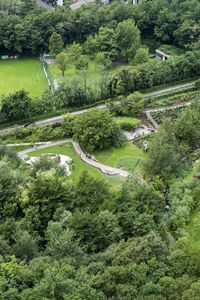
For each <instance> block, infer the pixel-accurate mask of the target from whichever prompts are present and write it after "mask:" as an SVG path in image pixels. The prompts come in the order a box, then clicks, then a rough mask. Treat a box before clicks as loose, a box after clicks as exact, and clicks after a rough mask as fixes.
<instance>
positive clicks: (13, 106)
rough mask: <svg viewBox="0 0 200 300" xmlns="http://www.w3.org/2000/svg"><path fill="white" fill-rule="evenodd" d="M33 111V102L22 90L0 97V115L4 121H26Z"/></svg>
mask: <svg viewBox="0 0 200 300" xmlns="http://www.w3.org/2000/svg"><path fill="white" fill-rule="evenodd" d="M33 111H34V110H33V101H32V99H31V98H30V97H29V95H28V93H27V92H26V91H24V90H21V91H18V92H16V93H14V94H11V95H9V96H3V97H2V104H1V110H0V114H1V117H2V119H3V120H4V121H16V120H18V121H19V120H27V119H29V118H30V117H31V116H32V115H33Z"/></svg>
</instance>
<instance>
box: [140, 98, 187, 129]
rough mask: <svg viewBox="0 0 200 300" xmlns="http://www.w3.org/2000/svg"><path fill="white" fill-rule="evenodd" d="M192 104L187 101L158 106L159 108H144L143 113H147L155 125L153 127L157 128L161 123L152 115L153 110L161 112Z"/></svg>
mask: <svg viewBox="0 0 200 300" xmlns="http://www.w3.org/2000/svg"><path fill="white" fill-rule="evenodd" d="M190 104H191V101H187V102H185V103H180V104H174V105H170V106H163V107H158V108H151V109H147V110H144V111H143V113H145V115H146V117H147V119H148V120H149V122H150V123H151V124H152V125H153V127H154V128H155V129H158V127H159V125H158V123H157V122H156V121H155V120H154V118H153V117H152V115H151V113H152V112H159V111H164V110H172V109H176V108H181V107H186V106H188V105H190Z"/></svg>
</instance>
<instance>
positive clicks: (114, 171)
mask: <svg viewBox="0 0 200 300" xmlns="http://www.w3.org/2000/svg"><path fill="white" fill-rule="evenodd" d="M194 84H195V83H189V84H185V85H181V86H178V87H174V88H171V89H166V90H162V91H160V92H155V93H151V94H148V95H144V97H146V98H147V97H151V96H156V97H158V96H161V95H164V94H165V93H167V94H168V93H169V91H172V90H173V91H174V90H176V91H177V90H180V89H181V90H182V89H188V88H189V87H193V86H194ZM190 104H191V102H185V103H181V104H177V105H171V106H165V107H159V108H152V109H148V110H144V111H143V113H145V114H146V117H147V119H148V120H149V121H150V123H151V124H152V125H153V128H154V129H155V130H156V129H158V127H159V125H158V124H157V122H156V121H155V120H154V119H153V117H152V115H151V113H152V112H158V111H164V110H170V109H176V108H180V107H184V106H188V105H190ZM95 108H96V109H107V106H106V105H99V106H96V107H95ZM91 109H94V108H90V109H84V110H80V111H76V112H72V114H73V115H81V114H83V113H85V112H88V111H89V110H91ZM62 121H63V116H58V117H54V118H50V119H46V120H43V121H39V122H36V123H35V126H44V125H47V124H50V123H59V122H62ZM23 127H24V125H21V126H17V127H14V128H15V129H20V128H23ZM153 128H148V127H146V126H145V125H142V126H140V127H139V128H138V129H136V130H135V131H134V132H131V133H130V132H124V134H125V136H126V138H127V140H129V141H130V140H135V139H137V138H139V137H141V136H144V135H147V134H150V133H152V132H153V131H154V129H153ZM12 129H13V128H12V127H9V128H6V129H2V130H0V133H5V132H8V131H10V130H12ZM67 142H71V143H72V144H73V147H74V149H75V151H76V153H77V154H78V155H79V157H80V159H81V160H82V161H84V162H85V163H87V164H88V165H90V166H92V167H94V168H96V169H99V170H100V171H101V172H102V173H103V174H107V175H120V176H123V177H128V176H130V175H131V173H129V172H128V171H125V170H122V169H119V168H114V167H111V166H107V165H105V164H102V163H100V162H98V161H96V160H95V158H89V157H88V156H87V155H86V154H85V152H84V151H83V150H82V148H81V146H80V144H79V143H78V142H76V141H74V140H73V139H72V138H67V139H63V140H59V141H55V142H44V143H42V142H40V143H33V144H31V145H33V147H32V148H29V149H26V150H23V151H20V152H18V153H17V154H18V156H19V157H20V158H22V159H23V158H24V157H25V156H26V155H27V154H28V153H30V152H33V151H35V150H36V149H37V150H40V149H45V148H47V147H51V146H57V145H63V144H65V143H67ZM20 145H29V143H24V144H10V145H6V146H8V147H13V146H20Z"/></svg>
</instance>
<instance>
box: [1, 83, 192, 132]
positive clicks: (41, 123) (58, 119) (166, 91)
mask: <svg viewBox="0 0 200 300" xmlns="http://www.w3.org/2000/svg"><path fill="white" fill-rule="evenodd" d="M193 87H195V81H194V82H191V83H186V84H180V85H177V86H174V87H171V88H167V89H163V90H160V91H158V92H153V93H148V94H144V98H146V99H148V98H150V97H160V96H165V95H169V94H173V93H174V92H177V91H182V90H186V89H188V88H193ZM91 109H107V106H106V105H105V104H103V105H97V106H95V107H92V108H88V109H83V110H79V111H76V112H72V114H73V115H76V116H77V115H81V114H83V113H85V112H87V111H89V110H91ZM148 111H151V110H148ZM62 121H63V116H56V117H53V118H48V119H45V120H42V121H38V122H35V123H34V125H35V126H45V125H48V124H51V123H59V122H62ZM23 127H24V125H17V126H12V127H8V128H5V129H0V133H4V132H8V131H10V130H12V129H20V128H23Z"/></svg>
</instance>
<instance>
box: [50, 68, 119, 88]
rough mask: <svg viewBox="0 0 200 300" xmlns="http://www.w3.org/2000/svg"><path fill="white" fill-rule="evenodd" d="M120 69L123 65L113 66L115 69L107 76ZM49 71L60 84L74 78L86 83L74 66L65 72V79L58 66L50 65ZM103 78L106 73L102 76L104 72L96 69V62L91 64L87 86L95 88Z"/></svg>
mask: <svg viewBox="0 0 200 300" xmlns="http://www.w3.org/2000/svg"><path fill="white" fill-rule="evenodd" d="M120 67H121V65H117V66H113V68H112V69H111V70H110V71H108V72H107V74H109V73H112V72H114V71H115V70H116V69H118V68H120ZM48 69H49V71H50V74H51V76H52V78H53V79H57V80H58V82H60V83H61V82H63V81H66V79H67V80H71V79H73V78H74V77H76V78H79V79H80V80H83V81H84V78H83V75H82V74H81V73H80V72H79V71H78V70H77V69H76V68H75V66H74V65H73V64H71V65H69V66H68V67H67V70H66V71H65V77H62V73H61V71H60V70H59V69H58V67H57V66H56V65H48ZM102 76H104V77H105V76H106V73H105V72H104V74H102V72H101V71H99V70H98V69H97V68H96V65H95V63H94V62H89V66H88V71H87V76H86V78H87V84H90V85H93V86H95V84H97V82H98V81H99V80H100V79H101V78H102Z"/></svg>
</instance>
